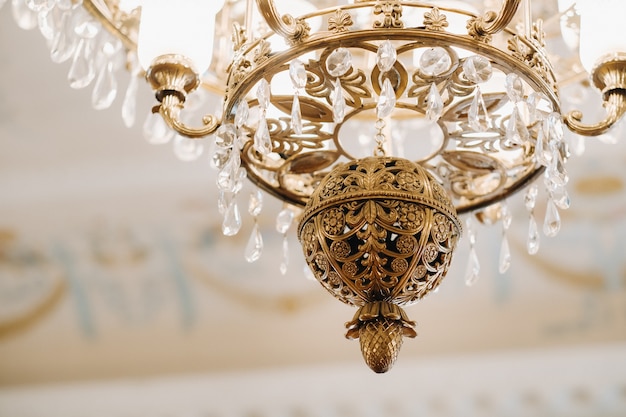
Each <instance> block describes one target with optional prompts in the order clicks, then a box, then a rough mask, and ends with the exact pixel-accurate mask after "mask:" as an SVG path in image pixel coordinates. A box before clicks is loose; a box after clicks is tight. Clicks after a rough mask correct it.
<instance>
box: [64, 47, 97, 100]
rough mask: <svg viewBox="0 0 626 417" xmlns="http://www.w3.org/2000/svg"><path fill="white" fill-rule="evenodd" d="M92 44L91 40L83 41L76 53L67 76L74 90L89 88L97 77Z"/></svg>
mask: <svg viewBox="0 0 626 417" xmlns="http://www.w3.org/2000/svg"><path fill="white" fill-rule="evenodd" d="M91 42H92V40H91V39H90V40H85V39H81V40H80V41H79V42H78V46H77V47H76V50H75V51H74V58H73V59H72V65H71V66H70V70H69V72H68V74H67V79H68V81H69V83H70V87H72V88H76V89H78V88H84V87H87V86H88V85H89V84H90V83H91V81H93V79H94V78H95V77H96V71H95V69H94V63H93V53H92V51H93V47H92V45H91Z"/></svg>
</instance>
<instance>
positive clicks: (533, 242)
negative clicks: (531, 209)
mask: <svg viewBox="0 0 626 417" xmlns="http://www.w3.org/2000/svg"><path fill="white" fill-rule="evenodd" d="M526 249H527V250H528V254H529V255H535V254H537V252H539V227H537V221H536V220H535V216H533V214H532V213H531V214H530V216H529V223H528V240H527V241H526Z"/></svg>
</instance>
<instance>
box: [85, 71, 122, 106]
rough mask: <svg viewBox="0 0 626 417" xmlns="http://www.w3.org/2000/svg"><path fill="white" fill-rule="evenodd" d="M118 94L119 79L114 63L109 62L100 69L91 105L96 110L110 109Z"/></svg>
mask: <svg viewBox="0 0 626 417" xmlns="http://www.w3.org/2000/svg"><path fill="white" fill-rule="evenodd" d="M116 96H117V80H116V79H115V74H114V73H113V64H112V63H111V62H109V63H107V64H106V65H105V66H103V67H102V68H101V69H100V73H99V74H98V77H97V78H96V82H95V84H94V86H93V91H92V93H91V105H92V106H93V108H94V109H96V110H103V109H108V108H109V107H111V104H113V100H115V97H116Z"/></svg>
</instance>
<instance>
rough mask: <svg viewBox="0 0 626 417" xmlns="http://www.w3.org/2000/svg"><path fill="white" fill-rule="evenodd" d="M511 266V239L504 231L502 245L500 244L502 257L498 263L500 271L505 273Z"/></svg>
mask: <svg viewBox="0 0 626 417" xmlns="http://www.w3.org/2000/svg"><path fill="white" fill-rule="evenodd" d="M510 266H511V249H510V248H509V239H507V237H506V233H502V245H501V246H500V258H499V264H498V272H500V273H501V274H504V273H505V272H506V271H508V270H509V267H510Z"/></svg>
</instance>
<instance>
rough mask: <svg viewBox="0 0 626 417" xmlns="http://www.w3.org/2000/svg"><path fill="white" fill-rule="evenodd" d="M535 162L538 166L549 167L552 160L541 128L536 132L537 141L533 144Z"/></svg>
mask: <svg viewBox="0 0 626 417" xmlns="http://www.w3.org/2000/svg"><path fill="white" fill-rule="evenodd" d="M535 160H536V161H537V163H538V164H541V165H543V166H548V165H550V161H551V160H552V153H551V152H550V147H549V146H548V143H547V141H546V137H545V134H544V133H543V129H541V128H539V130H537V140H536V142H535Z"/></svg>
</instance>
